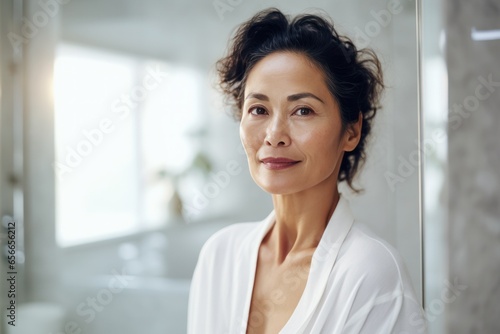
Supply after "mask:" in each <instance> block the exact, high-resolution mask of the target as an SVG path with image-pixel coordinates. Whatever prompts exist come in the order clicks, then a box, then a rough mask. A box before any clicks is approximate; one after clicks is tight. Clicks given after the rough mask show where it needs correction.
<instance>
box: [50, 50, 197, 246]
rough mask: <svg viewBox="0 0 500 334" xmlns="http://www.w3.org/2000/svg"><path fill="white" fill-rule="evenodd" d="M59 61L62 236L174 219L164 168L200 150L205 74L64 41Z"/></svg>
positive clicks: (89, 235)
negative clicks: (198, 137)
mask: <svg viewBox="0 0 500 334" xmlns="http://www.w3.org/2000/svg"><path fill="white" fill-rule="evenodd" d="M54 71H55V73H54V103H55V151H56V159H55V162H54V164H53V167H54V171H55V173H56V176H57V177H56V180H57V181H56V182H57V184H56V219H57V222H56V231H57V241H58V244H59V245H61V246H70V245H75V244H80V243H85V242H90V241H95V240H100V239H105V238H110V237H116V236H120V235H124V234H130V233H135V232H139V231H143V230H147V229H152V228H157V227H159V226H161V225H163V224H165V223H166V222H167V221H168V220H169V219H171V217H170V215H169V210H168V203H169V200H170V197H171V196H172V194H173V188H172V184H171V182H169V180H168V178H166V177H165V175H171V174H175V173H179V172H181V171H182V170H183V169H186V168H187V167H188V166H189V164H190V163H191V161H192V160H193V159H194V156H195V154H196V145H197V142H196V141H194V140H193V138H192V137H191V136H190V133H194V132H196V131H198V130H199V128H200V127H201V124H202V122H201V116H202V114H201V112H200V110H201V108H200V104H201V92H202V76H201V74H200V73H199V72H198V71H197V70H195V69H192V68H187V67H180V66H177V65H176V66H173V65H172V64H168V63H165V62H158V61H152V60H148V59H142V58H138V57H136V56H131V55H124V54H117V53H112V52H109V51H104V50H99V49H94V48H89V47H83V46H76V45H70V44H61V45H60V46H59V47H58V49H57V54H56V62H55V69H54Z"/></svg>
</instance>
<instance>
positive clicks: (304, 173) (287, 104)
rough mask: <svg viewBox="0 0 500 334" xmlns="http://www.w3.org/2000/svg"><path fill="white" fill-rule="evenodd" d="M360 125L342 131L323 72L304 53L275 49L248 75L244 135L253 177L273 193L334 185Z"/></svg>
mask: <svg viewBox="0 0 500 334" xmlns="http://www.w3.org/2000/svg"><path fill="white" fill-rule="evenodd" d="M360 124H361V123H360V122H358V123H357V125H355V126H352V127H349V128H348V129H346V131H344V132H343V131H342V123H341V118H340V110H339V106H338V105H337V102H336V101H335V99H334V97H333V96H332V95H331V93H330V91H329V90H328V87H327V85H326V83H325V79H324V76H323V73H322V71H321V70H320V69H319V68H318V67H316V66H314V65H313V64H312V63H311V62H310V61H309V60H308V59H307V58H306V56H304V55H300V54H297V53H291V52H275V53H272V54H270V55H268V56H266V57H265V58H263V59H262V60H260V61H259V62H258V63H257V64H256V65H255V66H254V67H253V69H252V70H251V71H250V73H249V75H248V78H247V82H246V86H245V91H244V101H243V110H242V118H241V122H240V137H241V141H242V144H243V147H244V148H245V151H246V154H247V158H248V164H249V169H250V173H251V175H252V178H253V179H254V181H255V182H256V183H257V184H258V185H259V186H260V187H261V188H262V189H263V190H265V191H267V192H269V193H272V194H291V193H296V192H300V191H303V190H307V189H309V188H312V187H315V186H317V185H319V184H321V183H323V182H328V183H331V184H332V185H334V186H336V182H337V176H338V173H339V168H340V163H341V161H342V157H343V153H344V151H351V150H353V149H354V148H355V147H356V145H357V143H358V141H359V132H360V131H359V130H360ZM266 158H286V159H289V160H290V161H293V162H288V163H284V162H280V160H276V161H275V162H274V163H273V162H272V161H270V162H269V161H267V160H265V159H266ZM263 160H264V161H263Z"/></svg>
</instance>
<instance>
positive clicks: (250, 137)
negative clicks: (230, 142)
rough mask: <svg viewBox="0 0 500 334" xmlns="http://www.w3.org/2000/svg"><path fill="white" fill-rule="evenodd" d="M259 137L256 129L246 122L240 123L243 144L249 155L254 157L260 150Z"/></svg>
mask: <svg viewBox="0 0 500 334" xmlns="http://www.w3.org/2000/svg"><path fill="white" fill-rule="evenodd" d="M257 137H258V136H257V134H256V132H255V129H252V128H251V127H250V126H248V125H247V124H246V123H240V139H241V144H242V145H243V148H244V149H245V152H246V153H247V156H248V157H253V155H254V153H255V152H256V151H257V150H258V146H257V140H258V139H257Z"/></svg>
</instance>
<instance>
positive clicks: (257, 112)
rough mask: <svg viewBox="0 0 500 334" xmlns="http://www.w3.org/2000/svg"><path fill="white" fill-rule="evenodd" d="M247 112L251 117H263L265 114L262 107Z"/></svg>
mask: <svg viewBox="0 0 500 334" xmlns="http://www.w3.org/2000/svg"><path fill="white" fill-rule="evenodd" d="M249 112H250V113H251V114H252V115H264V114H265V113H266V109H264V108H262V107H253V108H250V110H249Z"/></svg>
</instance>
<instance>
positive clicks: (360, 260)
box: [339, 223, 413, 291]
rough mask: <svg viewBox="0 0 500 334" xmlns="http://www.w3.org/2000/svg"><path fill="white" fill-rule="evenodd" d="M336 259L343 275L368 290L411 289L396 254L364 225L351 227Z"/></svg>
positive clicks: (385, 242)
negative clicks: (341, 267)
mask: <svg viewBox="0 0 500 334" xmlns="http://www.w3.org/2000/svg"><path fill="white" fill-rule="evenodd" d="M339 256H340V262H341V264H342V266H343V267H344V270H345V271H346V274H347V275H348V276H349V277H350V278H351V279H354V280H359V279H362V280H363V283H364V284H363V285H365V286H366V287H367V288H368V289H374V290H376V291H383V290H386V291H394V289H398V290H399V289H401V290H407V289H409V291H412V289H413V288H412V286H411V284H412V283H411V279H410V277H409V275H408V273H407V270H406V266H405V263H404V261H403V259H402V258H401V256H400V254H399V252H398V251H397V250H396V249H395V248H394V247H393V246H392V245H390V244H389V243H388V242H387V241H385V240H383V239H382V238H380V237H379V236H377V235H376V234H375V233H373V232H372V231H371V230H369V229H368V228H367V227H366V226H364V225H361V224H358V223H355V224H354V225H353V227H352V229H351V231H350V233H349V235H348V237H347V238H346V240H345V242H344V245H343V246H342V249H341V253H340V254H339Z"/></svg>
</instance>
